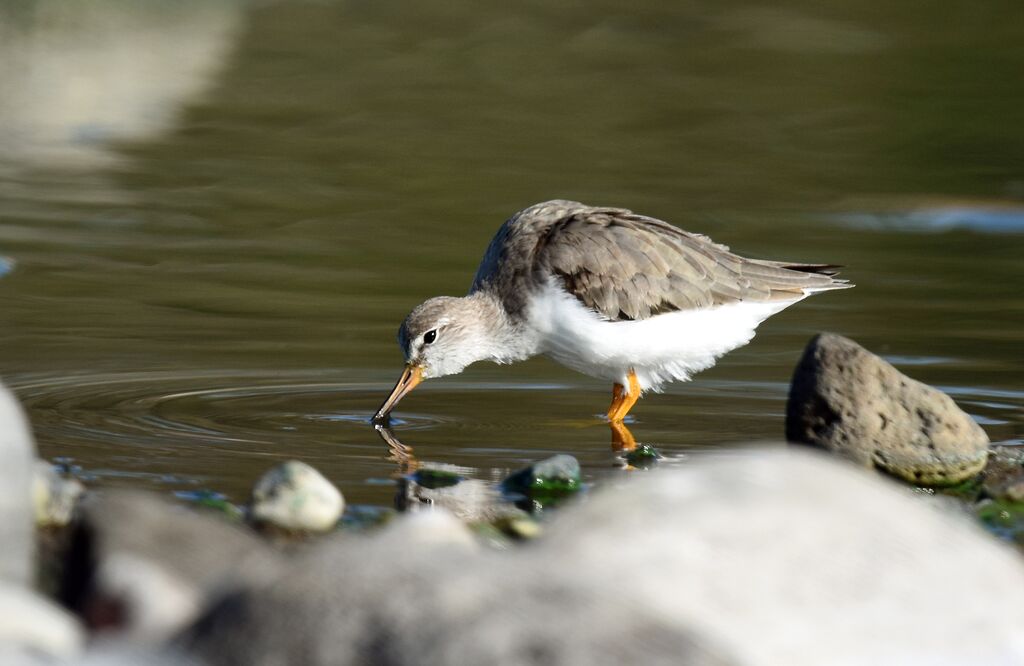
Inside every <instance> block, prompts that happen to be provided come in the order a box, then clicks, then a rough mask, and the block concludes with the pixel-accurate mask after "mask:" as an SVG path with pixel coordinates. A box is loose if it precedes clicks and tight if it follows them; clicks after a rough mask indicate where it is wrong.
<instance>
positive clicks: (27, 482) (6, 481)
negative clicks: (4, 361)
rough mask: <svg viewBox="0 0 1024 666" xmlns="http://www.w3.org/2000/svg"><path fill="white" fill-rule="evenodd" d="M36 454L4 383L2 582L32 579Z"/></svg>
mask: <svg viewBox="0 0 1024 666" xmlns="http://www.w3.org/2000/svg"><path fill="white" fill-rule="evenodd" d="M35 458H36V451H35V443H34V442H33V440H32V432H31V430H30V429H29V425H28V420H27V419H26V418H25V414H24V412H22V409H21V406H20V405H19V404H18V401H17V399H16V398H15V397H14V394H12V393H11V392H10V391H8V390H7V389H6V388H5V387H4V386H3V385H2V384H0V488H3V492H0V544H2V547H0V581H7V582H11V583H20V584H28V583H29V582H30V581H31V579H32V556H33V552H34V550H35V547H34V545H33V544H34V540H35V537H34V529H35V528H34V525H33V515H32V470H33V466H34V465H35Z"/></svg>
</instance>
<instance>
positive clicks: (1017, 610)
mask: <svg viewBox="0 0 1024 666" xmlns="http://www.w3.org/2000/svg"><path fill="white" fill-rule="evenodd" d="M630 481H631V482H630V484H629V485H627V486H626V487H624V488H622V490H621V491H620V492H615V491H611V492H605V491H600V492H597V493H594V495H592V496H591V497H589V498H588V501H587V502H586V503H585V504H582V505H579V506H574V507H569V508H568V509H567V510H566V511H564V512H563V513H561V514H559V515H557V516H556V517H555V519H554V520H553V521H552V523H551V524H550V525H549V526H548V528H547V531H546V533H545V537H544V538H542V540H541V541H542V542H544V543H545V544H546V546H547V548H546V549H545V551H544V552H543V553H541V554H539V555H538V559H541V558H543V561H544V562H545V563H546V566H547V567H548V569H549V570H550V571H554V572H557V576H558V579H559V580H560V582H561V583H562V584H563V585H571V580H570V577H576V578H577V579H582V580H583V581H589V583H590V584H591V585H602V584H605V585H606V584H607V582H608V581H614V585H615V587H616V589H617V590H618V591H619V599H618V601H617V603H618V604H619V605H621V606H622V607H624V608H636V607H644V608H647V609H650V610H652V611H654V612H655V613H657V614H658V615H659V616H661V617H663V618H665V619H666V621H673V622H676V623H679V624H680V625H683V626H687V625H689V626H695V627H698V628H699V629H700V630H702V631H704V632H707V633H708V634H709V635H711V636H713V637H715V638H716V639H718V640H720V641H721V642H722V643H723V644H724V645H725V646H726V647H727V649H728V650H730V652H731V653H732V654H733V655H735V656H736V658H737V659H738V661H739V662H740V663H743V664H752V665H761V664H763V665H765V666H767V665H774V664H787V665H788V666H801V665H807V666H811V665H818V664H829V665H830V666H836V665H847V664H849V665H853V664H873V663H887V664H911V663H913V664H940V663H941V664H954V663H978V664H980V663H990V664H1015V663H1024V634H1022V633H1021V631H1020V627H1021V626H1024V624H1022V623H1024V562H1022V561H1021V560H1020V558H1019V556H1018V555H1017V554H1016V553H1015V552H1014V551H1013V550H1012V549H1010V548H1008V547H1006V546H1005V545H1004V544H1002V543H1000V542H999V541H997V540H996V539H994V538H992V536H991V535H989V534H986V533H985V532H984V531H982V530H981V529H980V528H979V527H978V526H977V525H976V524H975V523H974V522H972V521H969V520H967V519H966V518H965V517H963V516H961V515H958V514H953V513H951V512H949V511H945V510H939V509H937V508H936V507H934V506H933V505H932V504H930V503H926V502H922V501H921V498H919V497H918V496H916V495H915V493H913V492H912V491H911V489H908V488H905V487H902V486H900V485H898V484H895V483H893V482H892V481H890V480H888V479H887V478H885V477H880V476H877V475H872V474H866V473H864V472H862V471H860V470H858V469H857V468H855V467H852V466H850V465H847V464H845V463H841V462H837V461H834V459H832V458H831V457H829V456H825V455H822V454H819V453H816V452H814V451H810V450H805V449H799V448H796V449H793V448H791V449H789V450H786V449H782V450H776V451H766V450H757V451H740V452H735V453H731V454H728V453H727V454H721V455H718V456H707V457H694V458H691V461H690V462H689V463H688V465H687V466H686V467H685V468H677V469H673V470H655V471H654V472H652V473H651V474H649V475H645V478H641V479H631V480H630Z"/></svg>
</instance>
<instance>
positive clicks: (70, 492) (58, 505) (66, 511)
mask: <svg viewBox="0 0 1024 666" xmlns="http://www.w3.org/2000/svg"><path fill="white" fill-rule="evenodd" d="M83 493H85V486H83V485H82V483H81V482H80V481H78V479H71V478H65V477H64V476H62V475H61V474H60V472H58V471H57V469H56V468H55V467H54V466H53V465H51V464H50V463H49V462H47V461H45V460H37V461H36V466H35V471H34V474H33V477H32V506H33V509H34V512H35V517H36V525H39V526H40V527H63V526H64V525H67V524H68V523H70V522H71V518H72V516H74V513H75V508H76V507H77V506H78V500H79V499H80V498H81V497H82V494H83Z"/></svg>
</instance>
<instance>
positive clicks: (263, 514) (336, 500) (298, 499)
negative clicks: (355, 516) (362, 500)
mask: <svg viewBox="0 0 1024 666" xmlns="http://www.w3.org/2000/svg"><path fill="white" fill-rule="evenodd" d="M344 510H345V498H344V497H343V496H342V494H341V491H339V490H338V489H337V488H336V487H335V486H334V484H333V483H331V482H330V481H328V480H327V479H326V478H324V476H323V475H322V474H321V473H320V472H318V471H317V470H316V469H314V468H313V467H311V466H310V465H307V464H306V463H304V462H300V461H298V460H289V461H288V462H285V463H282V464H280V465H278V466H277V467H274V468H273V469H271V470H270V471H269V472H267V473H266V474H264V475H263V476H262V477H260V480H259V481H257V482H256V486H255V487H254V488H253V490H252V505H251V507H250V510H249V515H250V517H251V518H252V520H253V521H254V522H256V523H257V524H260V523H268V524H270V525H274V526H276V527H279V528H282V529H285V530H296V531H307V532H325V531H328V530H331V529H334V527H335V526H336V525H337V524H338V520H339V519H340V518H341V514H342V512H343V511H344Z"/></svg>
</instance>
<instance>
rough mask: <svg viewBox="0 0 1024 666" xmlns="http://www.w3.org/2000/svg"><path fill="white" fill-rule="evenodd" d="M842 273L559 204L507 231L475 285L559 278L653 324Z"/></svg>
mask: <svg viewBox="0 0 1024 666" xmlns="http://www.w3.org/2000/svg"><path fill="white" fill-rule="evenodd" d="M509 259H512V261H509ZM510 265H517V266H518V269H516V268H511V269H510ZM834 268H836V267H835V266H830V265H823V264H787V263H785V262H773V261H761V260H756V259H746V258H744V257H740V256H739V255H736V254H733V253H732V252H730V251H729V248H728V247H726V246H724V245H719V244H717V243H714V242H712V241H711V240H710V239H709V238H707V237H706V236H701V235H699V234H693V233H689V232H686V231H683V230H681V229H678V228H676V227H674V226H672V225H670V224H668V223H666V222H663V221H661V220H657V219H654V218H651V217H645V216H643V215H636V214H635V213H632V212H631V211H628V210H625V209H620V208H594V207H590V206H585V205H583V204H579V203H576V202H568V201H553V202H546V203H544V204H537V205H536V206H532V207H530V208H528V209H526V210H524V211H522V212H521V213H519V214H518V215H516V216H515V217H513V218H512V219H511V220H509V222H507V223H506V224H505V226H504V227H502V230H501V231H499V233H498V236H496V237H495V239H494V241H493V242H492V244H491V248H489V250H488V254H487V256H486V257H485V259H484V263H483V264H481V267H480V271H479V272H478V274H477V279H476V281H475V282H474V289H476V288H481V287H482V286H483V285H485V284H492V285H493V286H498V284H499V283H508V284H515V283H518V286H519V287H520V291H523V290H524V289H523V288H524V287H527V286H528V285H526V284H523V283H524V282H527V281H528V282H529V283H530V284H531V285H532V286H536V285H537V284H539V283H540V282H541V281H542V280H545V279H548V277H549V276H554V277H555V278H556V279H558V280H560V281H561V282H562V284H563V285H564V287H565V289H566V290H567V291H569V292H570V293H572V294H573V295H575V296H576V297H577V298H578V299H579V300H580V301H581V302H582V303H583V304H584V305H586V306H587V307H590V308H592V309H594V310H595V311H597V312H598V313H600V314H601V315H602V316H604V317H607V318H608V319H611V320H628V319H646V318H648V317H652V316H654V315H656V314H660V313H663V312H672V311H676V310H687V309H695V308H704V307H711V306H714V305H720V304H723V303H731V302H736V301H741V300H754V301H768V300H777V299H792V298H797V297H798V296H800V295H802V294H803V290H804V289H838V288H843V287H847V286H851V285H848V284H847V283H846V282H845V281H842V280H835V279H833V278H832V277H831V274H832V273H834V270H833V269H834ZM514 270H518V273H517V274H516V275H512V274H510V271H514ZM506 291H507V290H506Z"/></svg>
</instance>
